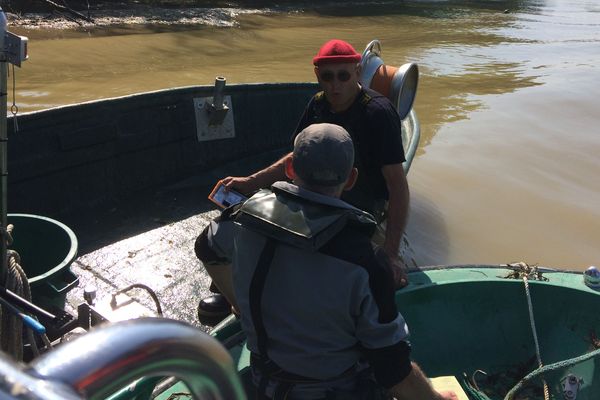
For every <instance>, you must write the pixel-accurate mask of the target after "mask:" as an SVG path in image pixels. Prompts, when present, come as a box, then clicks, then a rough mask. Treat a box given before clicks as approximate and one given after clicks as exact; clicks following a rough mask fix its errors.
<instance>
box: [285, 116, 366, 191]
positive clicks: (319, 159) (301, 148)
mask: <svg viewBox="0 0 600 400" xmlns="http://www.w3.org/2000/svg"><path fill="white" fill-rule="evenodd" d="M292 163H293V166H294V170H295V171H296V174H298V176H299V177H300V178H301V179H302V180H303V181H304V182H306V183H308V184H309V185H318V186H337V185H339V184H341V183H344V182H346V180H347V179H348V176H349V175H350V171H351V170H352V166H353V165H354V145H353V144H352V138H351V137H350V135H349V134H348V132H347V131H346V130H345V129H344V128H342V127H341V126H339V125H334V124H326V123H323V124H313V125H310V126H308V127H306V128H305V129H304V130H302V132H300V133H299V134H298V135H297V136H296V139H295V140H294V153H293V159H292Z"/></svg>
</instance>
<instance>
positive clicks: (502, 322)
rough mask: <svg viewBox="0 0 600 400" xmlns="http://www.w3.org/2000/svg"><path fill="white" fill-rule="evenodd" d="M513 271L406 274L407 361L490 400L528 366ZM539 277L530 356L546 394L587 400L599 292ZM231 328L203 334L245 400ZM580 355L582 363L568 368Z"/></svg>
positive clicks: (235, 327)
mask: <svg viewBox="0 0 600 400" xmlns="http://www.w3.org/2000/svg"><path fill="white" fill-rule="evenodd" d="M513 274H514V271H513V270H512V269H508V268H506V267H501V266H483V265H467V266H453V267H431V268H427V269H423V270H420V271H414V272H412V273H410V282H411V283H410V285H409V286H408V287H406V288H404V289H402V290H400V291H398V292H397V295H396V302H397V305H398V308H399V310H400V312H401V313H402V315H403V316H404V317H405V319H406V321H407V323H408V326H409V328H410V332H411V338H410V341H411V345H412V357H413V359H414V360H415V361H416V362H417V363H418V364H419V365H420V366H421V367H422V369H423V370H424V371H425V372H426V373H427V375H428V376H447V375H452V376H455V377H456V378H457V379H458V381H459V382H460V383H461V385H462V386H463V389H464V390H465V392H466V393H467V395H468V396H469V398H471V399H485V398H486V397H485V396H487V397H488V398H490V399H493V400H495V399H503V398H505V396H506V394H507V393H508V392H509V390H510V389H511V388H512V387H513V386H514V385H516V384H517V383H518V382H519V380H521V379H522V378H524V377H525V376H526V375H527V374H529V373H530V372H532V371H534V370H536V369H537V368H538V366H539V365H538V362H537V357H536V344H535V339H534V334H533V329H532V319H531V318H530V312H529V310H530V307H529V302H528V299H527V297H528V296H527V292H526V290H525V283H524V280H523V279H522V278H518V277H517V278H515V277H509V278H507V277H508V276H510V275H513ZM542 276H543V279H544V280H542V281H539V280H535V281H534V280H531V279H528V285H529V297H530V299H531V310H532V315H533V324H534V326H535V331H536V335H537V338H538V341H539V349H540V357H541V360H542V363H543V365H545V366H549V367H550V368H549V370H548V372H546V373H544V374H543V378H544V379H545V381H546V382H547V384H548V388H549V391H550V395H551V397H550V398H553V399H563V398H564V397H563V382H564V380H565V378H566V377H567V376H568V375H569V374H573V375H574V376H575V377H577V378H578V379H580V380H581V383H580V386H579V389H578V392H577V399H580V400H584V399H589V400H592V399H597V398H598V396H599V395H600V355H598V349H599V348H600V341H599V340H597V333H598V332H599V331H600V314H599V313H598V309H599V307H600V292H599V291H597V290H593V289H590V288H588V287H586V286H585V285H584V283H583V278H582V274H581V273H575V272H568V271H548V272H545V273H543V274H542ZM546 279H547V280H546ZM240 329H241V327H240V324H239V321H238V320H237V319H235V317H233V316H232V317H230V318H228V319H227V320H225V321H223V322H222V323H221V324H220V325H218V326H217V327H215V329H214V330H213V332H212V335H214V336H215V337H216V338H217V339H218V340H220V341H221V342H222V343H223V344H224V345H225V346H226V347H227V348H228V350H229V352H230V354H231V355H232V357H233V359H234V363H235V365H237V368H238V371H239V373H240V375H241V377H242V382H243V383H244V385H245V386H246V388H247V392H248V396H249V398H253V390H252V386H251V384H250V380H249V352H248V350H247V348H246V347H245V342H244V335H243V333H242V332H241V330H240ZM315 334H318V332H315ZM593 352H596V356H593ZM586 354H589V355H590V357H589V359H587V360H583V361H580V362H576V361H577V360H576V359H577V358H578V357H579V358H582V357H580V356H582V355H586ZM583 358H584V357H583ZM572 359H575V360H574V361H573V362H572V363H571V362H569V360H572ZM561 362H562V363H561ZM181 385H183V384H179V385H175V386H174V387H172V388H171V389H170V390H168V391H167V392H165V393H163V395H161V396H160V397H159V398H164V399H166V398H169V399H171V400H173V399H177V398H182V399H183V398H185V397H178V396H184V393H185V387H184V386H181ZM475 388H479V391H477V390H476V389H475ZM117 397H118V396H117ZM514 398H516V399H527V398H529V399H537V398H539V399H543V398H544V397H543V393H542V379H541V377H539V378H535V377H534V378H533V379H531V380H530V381H528V382H525V384H524V385H523V388H522V390H518V391H517V392H516V396H515V397H514Z"/></svg>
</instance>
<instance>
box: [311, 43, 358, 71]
mask: <svg viewBox="0 0 600 400" xmlns="http://www.w3.org/2000/svg"><path fill="white" fill-rule="evenodd" d="M360 58H361V56H360V54H358V53H357V52H356V50H354V47H352V45H351V44H350V43H348V42H345V41H343V40H339V39H333V40H330V41H328V42H327V43H325V44H324V45H323V46H322V47H321V49H319V52H318V53H317V55H316V56H315V57H314V58H313V64H314V65H321V64H341V63H351V62H359V61H360Z"/></svg>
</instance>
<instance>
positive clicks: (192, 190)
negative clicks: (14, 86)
mask: <svg viewBox="0 0 600 400" xmlns="http://www.w3.org/2000/svg"><path fill="white" fill-rule="evenodd" d="M363 62H364V63H365V64H364V65H363V73H364V74H365V75H363V77H362V81H363V84H365V85H367V86H377V85H378V84H380V83H381V82H384V83H385V87H379V88H378V90H380V91H387V92H388V94H389V96H391V97H392V98H393V101H394V102H395V104H396V107H397V108H398V110H399V112H400V114H401V115H402V116H403V117H404V118H403V125H402V126H403V139H404V145H405V152H406V155H407V162H406V163H405V165H404V168H405V171H406V172H407V173H408V171H409V169H410V165H411V161H412V160H413V158H414V155H415V151H416V148H417V146H418V140H419V123H418V119H417V116H416V113H415V112H414V110H412V100H413V99H414V96H415V93H416V89H417V79H416V78H415V76H418V69H417V67H416V65H415V64H406V65H404V66H402V67H400V68H398V69H395V68H391V67H388V66H386V65H385V64H383V61H382V59H381V44H380V43H379V42H378V41H374V42H371V43H370V44H368V45H367V47H366V48H365V52H364V53H363ZM316 91H317V85H316V84H315V83H283V84H267V83H261V84H243V85H227V84H226V79H225V78H223V77H217V78H216V80H215V85H211V86H194V87H185V88H175V89H169V90H161V91H155V92H150V93H142V94H135V95H131V96H125V97H119V98H113V99H105V100H98V101H92V102H86V103H81V104H76V105H69V106H64V107H57V108H54V109H49V110H44V111H37V112H31V113H25V114H21V115H18V116H17V119H15V118H14V117H11V118H9V120H8V125H7V126H8V132H9V133H10V135H9V140H10V157H9V159H8V170H9V171H10V175H9V179H8V188H9V191H8V201H9V204H11V207H12V210H14V211H17V212H18V213H19V214H17V213H13V214H12V215H9V217H11V216H12V217H13V218H17V219H18V218H24V219H26V220H29V219H31V218H36V217H35V216H37V215H45V216H47V217H44V218H39V219H40V220H43V221H44V223H50V224H52V225H53V226H58V227H59V228H60V229H62V231H64V232H66V233H64V234H61V235H62V236H64V237H65V238H66V239H65V240H66V241H67V242H68V243H69V245H67V246H65V252H66V253H67V254H65V259H67V258H69V259H70V261H68V262H65V263H63V261H64V260H62V261H61V260H58V261H57V262H56V263H54V264H60V265H62V266H65V265H68V264H71V263H72V265H71V266H70V267H72V268H74V269H75V270H76V272H77V274H76V275H77V279H79V280H81V281H82V282H81V283H83V285H81V284H80V285H79V287H77V283H75V280H74V279H73V276H72V274H66V275H65V276H63V275H62V274H60V277H61V279H60V280H62V281H64V282H63V284H62V286H61V287H59V288H58V290H57V293H58V294H57V295H56V296H58V297H59V298H58V299H56V298H55V299H54V303H55V304H49V303H44V301H45V300H43V299H42V298H41V296H40V298H38V299H36V298H35V295H34V301H33V303H37V304H33V306H27V304H26V303H20V306H21V307H22V308H23V309H27V310H28V312H30V313H31V314H33V315H37V316H38V317H39V319H40V321H42V322H44V319H43V318H44V317H43V316H44V312H45V313H46V315H45V317H46V319H47V321H50V322H52V321H56V320H60V324H58V325H57V326H56V327H55V328H56V329H54V331H53V332H49V334H50V336H51V337H50V339H49V341H50V340H52V341H53V343H55V342H56V343H57V344H58V345H57V346H56V348H53V349H52V350H49V351H46V352H44V353H43V354H41V355H39V356H36V357H33V358H32V359H31V360H30V361H28V363H27V364H26V365H25V366H24V365H22V364H17V363H15V362H14V361H11V360H10V359H8V358H7V357H6V356H2V357H0V376H3V377H4V379H3V380H2V381H1V382H3V383H0V394H2V395H4V397H6V398H22V397H23V396H31V397H34V398H35V397H37V398H44V399H46V398H47V399H50V398H61V399H78V398H90V399H112V400H115V399H141V398H158V399H171V400H173V399H187V398H190V397H191V396H196V397H197V398H207V399H212V398H214V399H219V398H225V399H243V398H246V397H248V398H253V397H252V396H253V395H252V394H253V391H252V389H251V384H250V381H249V373H248V372H249V371H248V361H249V354H248V351H247V349H246V348H245V347H244V340H245V337H244V334H243V332H242V330H241V328H240V325H239V321H238V320H237V319H236V317H235V316H231V317H229V318H227V319H226V320H224V321H223V322H221V323H220V324H218V325H217V326H215V327H214V328H213V329H212V330H210V333H209V334H207V333H203V332H202V331H201V330H200V329H198V327H197V326H196V327H195V326H191V325H190V324H189V323H183V322H178V321H175V319H177V320H187V321H188V322H189V321H190V320H191V318H190V314H191V316H192V318H193V317H194V316H195V315H194V311H193V306H191V305H190V303H189V302H188V301H191V303H194V302H196V303H197V300H198V299H199V298H198V294H199V293H198V290H199V289H198V288H197V287H196V286H193V285H191V286H190V282H189V281H190V280H191V279H190V275H192V274H190V272H189V271H190V265H189V263H190V262H191V261H190V260H191V257H189V256H188V257H187V258H185V256H181V254H182V253H185V251H183V250H182V249H187V250H186V251H187V252H188V253H191V247H192V245H191V242H190V241H191V240H193V238H194V237H195V235H196V234H197V233H199V232H200V230H201V227H202V223H204V224H205V223H206V222H207V220H208V219H209V218H211V217H212V216H214V215H216V211H215V210H214V208H213V207H212V206H211V205H210V202H208V200H206V196H207V194H208V193H209V192H210V188H211V187H212V185H214V183H215V182H216V180H218V179H219V178H221V177H223V176H226V175H227V174H229V175H232V174H243V173H247V171H252V170H255V169H257V168H259V167H261V166H264V165H267V164H268V163H269V162H271V161H273V160H275V159H277V158H278V157H280V156H281V155H282V154H284V153H285V152H286V151H288V150H289V145H290V133H291V132H292V131H293V129H294V127H295V126H294V125H295V123H296V121H297V119H298V117H299V115H300V113H301V111H302V109H303V107H304V106H305V104H306V102H307V101H308V99H309V98H310V97H311V96H312V95H313V94H314V93H315V92H316ZM407 99H408V100H407ZM17 121H18V123H16V122H17ZM17 127H18V131H16V128H17ZM175 198H176V199H175ZM148 203H151V204H148ZM156 210H158V211H159V212H157V213H156V214H154V213H155V212H156ZM165 215H166V216H165ZM194 218H195V219H194ZM59 219H60V220H61V221H62V222H60V223H58V220H59ZM63 222H64V223H63ZM40 223H41V222H40ZM71 228H72V229H71ZM18 229H19V227H18V226H16V227H15V233H14V234H15V241H18V240H19V239H18ZM72 231H74V232H75V233H76V234H77V236H76V237H77V239H74V238H73V235H72V234H71V233H72ZM48 236H52V237H54V236H58V235H54V234H52V235H48V234H46V235H45V237H48ZM78 245H81V247H80V248H79V250H80V251H81V250H82V249H83V253H84V254H83V256H80V257H79V258H77V259H75V258H74V257H75V253H76V252H77V251H74V247H77V246H78ZM51 247H55V246H51ZM35 250H36V249H35V248H34V249H33V252H35ZM75 250H76V249H75ZM167 256H168V257H171V258H169V259H168V260H166V257H167ZM22 257H23V261H24V263H25V262H26V257H27V256H26V254H23V256H22ZM192 257H193V256H192ZM177 258H179V260H177ZM157 260H160V261H157ZM103 262H104V263H105V264H102V263H103ZM141 265H145V266H146V267H149V269H150V270H151V273H150V272H148V268H147V269H145V270H144V271H140V270H139V269H138V268H137V267H138V266H141ZM123 266H128V268H127V271H126V272H123V271H124V270H125V269H126V268H121V267H123ZM180 267H181V268H180ZM109 269H110V271H108V270H109ZM120 273H122V275H119V274H120ZM41 275H45V272H42V273H41ZM86 275H87V278H89V277H90V276H92V277H93V278H94V279H96V280H95V282H96V283H97V284H98V283H100V284H102V285H103V287H99V288H96V289H93V288H91V287H88V283H89V282H90V281H87V282H85V280H86ZM124 275H129V276H128V277H127V276H124ZM132 275H133V277H132ZM45 278H46V277H45V276H44V279H45ZM125 278H127V279H125ZM177 278H180V279H177ZM409 278H410V284H409V286H407V287H406V288H403V289H402V290H400V291H398V292H397V294H396V300H397V304H398V307H399V309H400V311H401V312H402V314H403V315H404V317H405V318H406V320H407V322H408V324H409V326H410V330H411V333H412V336H411V343H412V346H413V358H414V360H415V361H417V362H418V363H419V364H420V365H421V367H422V368H423V369H424V370H425V371H426V373H427V374H428V375H429V376H439V377H445V378H448V380H449V382H450V383H451V384H452V385H458V386H454V387H457V388H458V389H460V391H461V392H464V395H465V396H466V397H465V398H468V399H472V400H476V399H486V398H489V399H494V400H495V399H502V398H506V399H513V398H514V399H525V398H531V399H533V398H544V397H547V398H554V399H562V398H565V399H575V398H577V399H597V398H598V396H600V372H599V371H600V368H599V366H600V361H599V354H600V351H599V349H600V340H599V339H598V336H597V334H598V331H599V330H600V313H598V309H599V306H600V301H599V300H600V291H599V289H598V287H599V282H598V277H597V270H595V269H590V270H589V271H586V274H582V273H581V272H570V271H558V270H553V269H549V268H543V267H541V266H529V265H526V264H514V265H503V266H499V265H496V266H489V265H487V266H485V265H462V266H438V267H430V268H425V267H421V268H419V269H417V270H414V271H411V272H410V274H409ZM48 279H50V278H48ZM130 279H134V280H135V282H131V280H130ZM41 280H43V279H41ZM60 280H59V281H60ZM78 282H79V281H78ZM200 284H202V285H203V287H204V289H203V290H206V286H207V284H206V282H205V281H204V282H200ZM50 286H51V287H55V288H56V286H57V284H56V283H52V284H51V285H50ZM82 286H83V287H82ZM150 286H153V289H154V290H148V289H151V288H150ZM135 288H142V289H145V290H147V291H149V292H150V294H151V295H152V294H153V296H154V297H152V296H151V297H152V299H153V300H155V299H156V297H157V296H156V292H158V293H160V294H162V295H165V293H173V292H179V294H180V295H181V296H180V298H179V299H177V301H171V302H170V303H168V304H167V306H168V307H166V308H165V309H164V313H163V311H162V308H161V307H160V305H159V304H158V303H159V302H156V303H157V304H156V310H155V311H156V312H155V314H156V315H157V316H161V315H162V316H166V317H169V318H168V319H164V318H156V317H143V313H144V312H147V311H148V309H151V308H152V301H143V300H141V299H140V298H139V297H140V296H133V295H132V296H127V294H128V292H129V291H130V290H132V289H135ZM115 289H119V290H116V291H115ZM74 292H78V296H79V295H80V294H83V296H80V300H81V297H84V298H85V301H84V302H82V303H81V304H78V305H76V306H73V304H72V303H73V302H74V300H73V299H72V298H69V296H71V294H73V293H74ZM82 292H83V293H82ZM102 292H109V296H108V297H109V300H110V301H109V303H110V304H109V307H108V308H106V309H104V310H102V309H101V307H100V306H101V305H102V304H104V305H106V303H102V302H101V300H100V297H101V296H100V294H101V293H102ZM192 292H193V293H194V295H188V293H192ZM119 296H125V299H122V298H121V297H119ZM164 297H165V298H168V297H169V296H166V295H165V296H164ZM56 303H57V304H56ZM148 304H150V305H148ZM133 305H136V306H139V307H141V308H142V313H141V314H142V318H131V316H132V315H133V314H129V315H126V316H125V318H123V316H122V315H115V314H118V311H120V310H126V309H128V308H129V306H133ZM27 307H29V308H27ZM35 307H41V308H42V309H43V310H42V311H39V310H38V311H36V309H35ZM69 307H71V308H69ZM61 308H63V309H64V310H63V311H64V313H63V314H61V313H60V312H61V310H60V309H61ZM104 311H106V312H104ZM150 311H154V310H150ZM178 312H181V314H178ZM48 314H49V315H48ZM109 314H111V315H109ZM150 314H153V313H152V312H151V313H150ZM137 316H139V315H137ZM183 316H185V317H186V318H184V317H183ZM123 319H125V320H124V321H123ZM50 325H51V324H50ZM544 391H545V392H547V395H546V394H544ZM19 396H21V397H19Z"/></svg>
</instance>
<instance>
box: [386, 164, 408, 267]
mask: <svg viewBox="0 0 600 400" xmlns="http://www.w3.org/2000/svg"><path fill="white" fill-rule="evenodd" d="M381 172H382V174H383V177H384V178H385V182H386V184H387V189H388V193H389V199H388V215H387V227H386V231H385V241H384V242H383V248H384V250H385V251H386V253H387V254H388V256H390V257H392V259H397V258H398V250H399V249H400V241H401V240H402V234H403V233H404V228H405V227H406V221H407V220H408V204H409V191H408V183H407V182H406V175H405V174H404V168H402V164H391V165H385V166H384V167H383V168H382V169H381Z"/></svg>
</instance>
